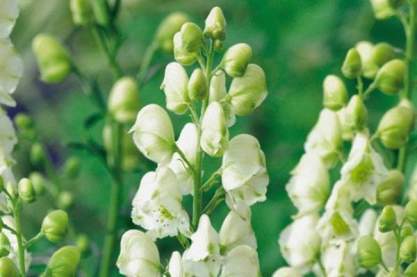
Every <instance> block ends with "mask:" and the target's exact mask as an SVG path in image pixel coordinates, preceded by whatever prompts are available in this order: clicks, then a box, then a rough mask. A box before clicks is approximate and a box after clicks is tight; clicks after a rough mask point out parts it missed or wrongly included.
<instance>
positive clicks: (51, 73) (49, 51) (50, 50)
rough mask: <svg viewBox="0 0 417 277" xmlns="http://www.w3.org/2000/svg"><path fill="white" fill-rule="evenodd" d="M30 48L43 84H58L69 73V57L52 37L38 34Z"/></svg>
mask: <svg viewBox="0 0 417 277" xmlns="http://www.w3.org/2000/svg"><path fill="white" fill-rule="evenodd" d="M32 48H33V52H34V53H35V56H36V59H37V62H38V66H39V69H40V72H41V79H42V80H43V81H44V82H46V83H60V82H62V81H64V79H65V78H66V77H67V76H68V75H69V74H70V73H71V67H72V65H71V60H70V56H69V54H68V52H67V50H66V49H65V48H64V47H63V46H62V44H61V43H60V42H59V41H58V40H56V39H55V38H54V37H52V36H50V35H46V34H39V35H37V36H36V37H35V39H34V40H33V44H32Z"/></svg>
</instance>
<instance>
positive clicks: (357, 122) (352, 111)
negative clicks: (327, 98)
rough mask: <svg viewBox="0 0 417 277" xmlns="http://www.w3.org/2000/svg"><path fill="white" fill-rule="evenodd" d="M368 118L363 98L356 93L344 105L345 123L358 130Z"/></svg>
mask: <svg viewBox="0 0 417 277" xmlns="http://www.w3.org/2000/svg"><path fill="white" fill-rule="evenodd" d="M367 120H368V110H367V109H366V106H365V104H364V103H363V100H362V98H361V97H359V96H358V95H354V96H352V97H351V98H350V101H349V103H348V105H347V107H346V121H347V122H346V124H347V125H348V126H349V128H350V129H351V130H353V131H360V130H362V129H363V128H364V127H365V126H366V122H367Z"/></svg>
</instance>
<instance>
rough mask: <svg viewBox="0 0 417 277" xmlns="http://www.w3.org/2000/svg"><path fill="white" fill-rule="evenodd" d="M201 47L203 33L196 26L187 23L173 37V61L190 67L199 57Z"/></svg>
mask: <svg viewBox="0 0 417 277" xmlns="http://www.w3.org/2000/svg"><path fill="white" fill-rule="evenodd" d="M202 46H203V32H202V31H201V29H200V27H198V26H197V25H196V24H194V23H191V22H187V23H185V24H183V25H182V27H181V29H180V31H179V32H177V33H176V34H175V35H174V56H175V60H176V61H178V62H179V63H181V64H183V65H191V64H193V63H194V62H195V60H196V59H197V57H198V56H199V55H200V50H201V47H202Z"/></svg>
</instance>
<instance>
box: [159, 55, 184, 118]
mask: <svg viewBox="0 0 417 277" xmlns="http://www.w3.org/2000/svg"><path fill="white" fill-rule="evenodd" d="M188 84H189V80H188V75H187V71H185V69H184V67H183V66H182V65H181V64H179V63H176V62H172V63H169V64H168V65H167V66H166V68H165V76H164V80H163V81H162V84H161V89H162V90H163V91H164V93H165V102H166V105H167V109H168V110H170V111H173V112H174V113H177V114H183V113H185V112H186V111H187V109H188V105H189V103H190V101H189V97H188Z"/></svg>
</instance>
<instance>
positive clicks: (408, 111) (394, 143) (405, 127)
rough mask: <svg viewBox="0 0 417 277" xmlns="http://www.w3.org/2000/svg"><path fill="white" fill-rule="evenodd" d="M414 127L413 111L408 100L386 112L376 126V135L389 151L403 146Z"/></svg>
mask: <svg viewBox="0 0 417 277" xmlns="http://www.w3.org/2000/svg"><path fill="white" fill-rule="evenodd" d="M413 125H414V110H413V108H412V106H411V103H410V102H409V101H408V100H403V101H402V102H401V103H400V104H399V105H397V106H396V107H394V108H392V109H390V110H388V111H387V112H386V113H385V114H384V116H383V117H382V119H381V121H380V122H379V125H378V130H377V134H378V136H379V138H380V139H381V142H382V144H383V145H384V146H385V147H387V148H389V149H398V148H401V147H402V146H404V145H405V144H406V143H407V141H408V137H409V134H410V132H411V129H412V128H413Z"/></svg>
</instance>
